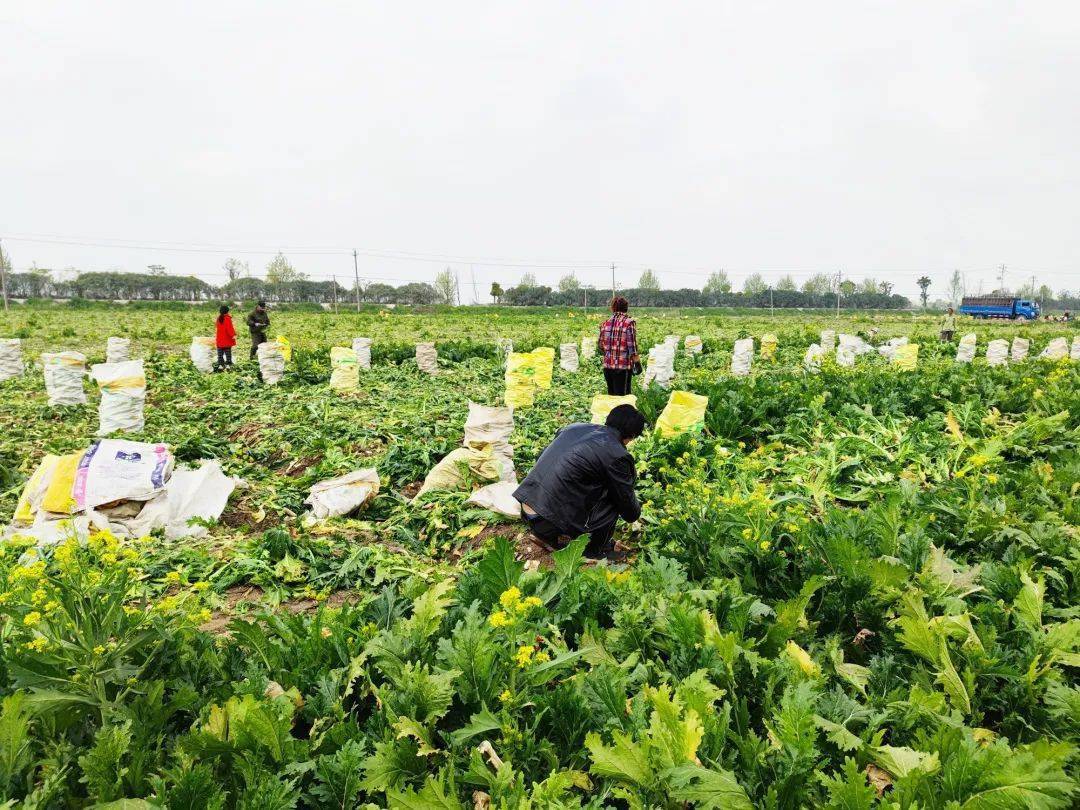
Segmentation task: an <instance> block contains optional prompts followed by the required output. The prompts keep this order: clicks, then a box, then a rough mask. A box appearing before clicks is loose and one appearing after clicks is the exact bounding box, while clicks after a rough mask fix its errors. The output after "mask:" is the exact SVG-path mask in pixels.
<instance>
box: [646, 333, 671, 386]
mask: <svg viewBox="0 0 1080 810" xmlns="http://www.w3.org/2000/svg"><path fill="white" fill-rule="evenodd" d="M674 376H675V347H674V346H672V345H670V344H667V343H658V344H657V345H655V346H653V347H652V348H651V349H649V358H648V364H647V365H646V367H645V373H644V374H643V375H642V378H641V384H642V386H644V387H646V388H648V387H649V384H650V383H654V382H655V383H656V384H657V385H659V386H660V387H661V388H668V387H669V386H670V385H671V380H672V378H673V377H674Z"/></svg>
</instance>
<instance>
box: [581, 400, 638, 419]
mask: <svg viewBox="0 0 1080 810" xmlns="http://www.w3.org/2000/svg"><path fill="white" fill-rule="evenodd" d="M620 405H633V406H635V407H636V406H637V397H636V396H634V395H633V394H627V395H626V396H621V397H616V396H612V395H611V394H597V395H596V396H595V397H593V398H592V406H591V408H590V410H591V411H592V423H593V424H594V425H602V424H604V422H605V421H607V417H608V414H609V413H611V412H612V411H613V410H614V409H615V408H617V407H619V406H620Z"/></svg>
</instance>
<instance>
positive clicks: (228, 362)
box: [217, 346, 232, 368]
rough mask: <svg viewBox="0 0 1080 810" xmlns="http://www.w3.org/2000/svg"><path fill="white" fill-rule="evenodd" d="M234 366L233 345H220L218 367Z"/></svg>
mask: <svg viewBox="0 0 1080 810" xmlns="http://www.w3.org/2000/svg"><path fill="white" fill-rule="evenodd" d="M231 366H232V346H224V347H222V346H218V350H217V367H218V368H230V367H231Z"/></svg>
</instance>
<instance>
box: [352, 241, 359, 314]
mask: <svg viewBox="0 0 1080 810" xmlns="http://www.w3.org/2000/svg"><path fill="white" fill-rule="evenodd" d="M352 271H353V284H355V285H356V311H357V312H359V311H360V265H358V264H357V263H356V248H353V252H352Z"/></svg>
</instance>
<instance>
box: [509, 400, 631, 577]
mask: <svg viewBox="0 0 1080 810" xmlns="http://www.w3.org/2000/svg"><path fill="white" fill-rule="evenodd" d="M644 430H645V417H644V416H642V415H641V412H640V411H638V410H637V408H635V407H634V406H633V405H619V406H618V407H617V408H613V409H612V411H611V413H609V414H608V416H607V421H606V422H605V424H603V425H593V424H574V425H568V426H567V427H564V428H563V429H562V430H560V431H559V432H558V433H557V434H555V439H554V440H553V441H552V442H551V444H549V445H548V446H547V449H545V450H544V452H543V453H541V454H540V458H538V459H537V460H536V466H535V467H533V469H532V472H530V473H529V474H528V475H527V476H526V477H525V480H524V481H522V482H521V486H519V487H518V488H517V489H516V490H515V491H514V498H516V499H517V500H518V501H519V502H520V503H521V511H522V514H523V515H524V517H525V520H526V521H528V523H529V531H530V532H532V534H533V535H534V536H535V537H536V538H537V539H539V540H540V541H542V542H543V543H545V544H547V545H549V546H554V547H558V548H561V547H563V546H565V545H566V544H567V543H569V542H570V541H571V540H573V539H574V538H576V537H578V536H580V535H582V534H588V535H589V543H588V545H587V546H586V547H585V556H586V557H590V558H593V559H601V558H603V559H608V560H613V561H614V560H619V559H622V558H623V557H625V555H624V554H622V553H620V552H616V551H615V542H614V535H615V524H616V522H617V521H618V519H619V518H622V519H623V520H625V521H626V522H627V523H633V522H634V521H636V520H637V519H638V518H639V517H640V516H641V505H640V504H639V503H638V499H637V495H636V494H635V493H634V483H635V481H636V480H637V471H636V470H635V468H634V458H633V456H631V455H630V453H629V452H628V451H627V449H626V445H628V444H629V443H630V442H631V441H633V440H634V439H636V438H637V437H638V436H640V435H641V434H642V432H643V431H644Z"/></svg>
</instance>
